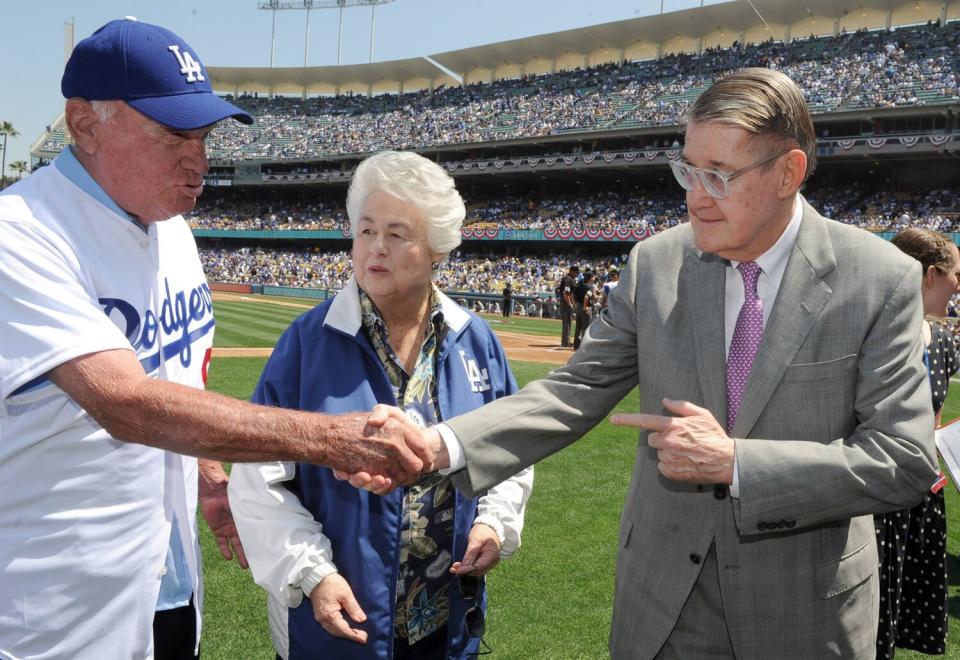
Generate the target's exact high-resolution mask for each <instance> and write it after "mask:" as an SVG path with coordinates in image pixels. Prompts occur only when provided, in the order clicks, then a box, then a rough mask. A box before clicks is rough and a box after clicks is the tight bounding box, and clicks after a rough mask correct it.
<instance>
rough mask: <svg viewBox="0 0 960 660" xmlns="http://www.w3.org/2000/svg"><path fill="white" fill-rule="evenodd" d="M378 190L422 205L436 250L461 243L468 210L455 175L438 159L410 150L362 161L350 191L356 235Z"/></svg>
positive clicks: (349, 207)
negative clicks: (454, 178) (452, 175)
mask: <svg viewBox="0 0 960 660" xmlns="http://www.w3.org/2000/svg"><path fill="white" fill-rule="evenodd" d="M378 191H379V192H385V193H387V194H389V195H392V196H393V197H396V198H397V199H399V200H401V201H404V202H408V203H410V204H413V205H415V206H416V207H417V208H418V209H420V212H421V213H423V217H424V220H425V222H426V225H427V242H428V243H429V244H430V249H431V250H433V251H434V252H436V253H438V254H442V255H446V254H447V253H448V252H450V251H451V250H453V249H454V248H455V247H457V246H458V245H460V239H461V237H460V228H461V227H462V226H463V218H464V217H465V216H466V214H467V210H466V207H465V206H464V205H463V198H462V197H460V193H458V192H457V188H456V185H455V184H454V182H453V177H451V176H450V175H449V174H447V173H446V172H444V171H443V168H441V167H440V166H439V165H437V164H436V163H434V162H432V161H430V160H427V159H426V158H424V157H423V156H421V155H419V154H415V153H412V152H409V151H381V152H380V153H378V154H374V155H373V156H370V157H369V158H367V159H366V160H364V161H363V162H362V163H360V165H359V166H358V167H357V170H356V172H354V173H353V181H351V182H350V190H349V191H348V192H347V217H349V218H350V233H351V234H353V235H354V236H356V235H357V225H358V223H359V222H360V216H361V214H362V212H363V205H364V203H365V202H366V200H367V197H369V196H370V195H371V193H374V192H378Z"/></svg>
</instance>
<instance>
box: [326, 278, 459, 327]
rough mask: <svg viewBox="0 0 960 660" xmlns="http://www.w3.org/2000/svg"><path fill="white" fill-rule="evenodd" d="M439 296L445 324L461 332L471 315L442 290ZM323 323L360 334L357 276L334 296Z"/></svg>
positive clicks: (360, 320) (360, 316)
mask: <svg viewBox="0 0 960 660" xmlns="http://www.w3.org/2000/svg"><path fill="white" fill-rule="evenodd" d="M437 297H438V300H439V301H440V309H441V311H443V322H444V324H445V325H446V326H447V327H448V328H450V329H451V330H452V331H454V332H457V333H459V332H460V331H461V330H463V329H464V328H465V327H466V326H467V324H468V323H470V315H469V314H468V313H467V312H466V310H464V309H463V308H462V307H461V306H460V305H458V304H457V303H455V302H453V301H452V300H451V299H450V298H449V297H448V296H446V295H445V294H444V293H443V292H442V291H438V292H437ZM323 324H324V325H325V326H327V327H330V328H333V329H334V330H338V331H340V332H343V333H345V334H348V335H350V336H351V337H355V336H356V335H357V334H359V332H360V328H361V327H362V326H363V314H362V311H361V309H360V287H359V285H358V284H357V279H356V278H355V277H351V278H350V280H349V281H348V282H347V285H346V286H345V287H343V289H341V291H340V293H338V294H337V295H336V296H334V298H333V301H332V302H331V303H330V309H329V310H328V311H327V316H326V318H325V319H324V321H323Z"/></svg>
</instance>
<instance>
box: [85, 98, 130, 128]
mask: <svg viewBox="0 0 960 660" xmlns="http://www.w3.org/2000/svg"><path fill="white" fill-rule="evenodd" d="M118 103H123V101H90V107H92V108H93V113H94V114H95V115H97V119H99V120H100V122H101V123H105V122H108V121H110V118H111V117H113V115H114V114H116V112H117V104H118Z"/></svg>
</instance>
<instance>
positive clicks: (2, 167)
mask: <svg viewBox="0 0 960 660" xmlns="http://www.w3.org/2000/svg"><path fill="white" fill-rule="evenodd" d="M0 135H2V136H3V157H2V158H0V189H3V188H5V187H6V185H7V177H6V175H5V174H4V172H5V171H6V169H7V136H8V135H9V136H10V137H17V136H18V135H20V131H18V130H17V129H15V128H14V127H13V124H11V123H10V122H8V121H0Z"/></svg>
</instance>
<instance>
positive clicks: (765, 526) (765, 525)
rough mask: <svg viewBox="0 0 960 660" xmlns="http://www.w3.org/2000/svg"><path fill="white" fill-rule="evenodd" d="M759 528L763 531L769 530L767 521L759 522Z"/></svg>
mask: <svg viewBox="0 0 960 660" xmlns="http://www.w3.org/2000/svg"><path fill="white" fill-rule="evenodd" d="M757 529H759V530H760V531H761V532H765V531H767V523H765V522H759V523H757Z"/></svg>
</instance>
